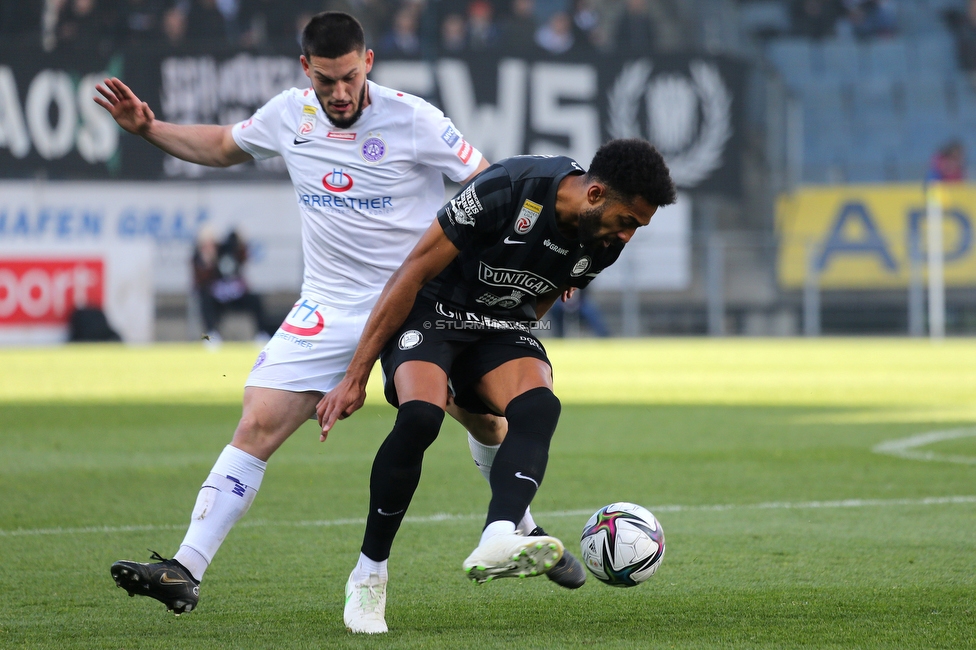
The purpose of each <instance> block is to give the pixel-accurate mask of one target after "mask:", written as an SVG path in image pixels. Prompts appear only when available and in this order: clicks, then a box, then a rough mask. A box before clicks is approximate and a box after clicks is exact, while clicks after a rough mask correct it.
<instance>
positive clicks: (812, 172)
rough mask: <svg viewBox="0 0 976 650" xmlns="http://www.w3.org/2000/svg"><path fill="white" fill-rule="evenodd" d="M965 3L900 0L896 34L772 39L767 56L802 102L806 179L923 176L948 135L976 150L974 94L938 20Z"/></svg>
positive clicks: (881, 179)
mask: <svg viewBox="0 0 976 650" xmlns="http://www.w3.org/2000/svg"><path fill="white" fill-rule="evenodd" d="M961 6H962V5H961V3H960V2H958V1H957V0H916V1H914V2H902V3H900V5H899V11H900V16H901V21H902V25H903V26H904V29H903V30H902V34H901V35H900V36H898V37H895V38H888V39H879V40H876V41H868V42H857V41H854V40H850V39H828V40H825V41H823V42H811V41H807V40H804V39H798V38H793V37H791V38H778V39H774V40H772V41H770V42H768V43H767V45H766V48H765V55H766V58H767V60H768V61H769V63H770V65H771V67H772V68H773V69H774V70H775V71H776V72H777V73H778V74H779V76H780V78H781V79H782V81H783V83H784V84H785V85H786V87H787V88H788V89H789V90H790V92H791V94H792V95H793V96H795V97H798V98H799V99H800V101H801V105H802V108H803V128H804V151H803V170H802V180H803V182H805V183H833V182H864V183H872V182H888V181H914V182H917V181H921V180H922V179H923V178H924V176H925V173H926V169H927V166H928V161H929V158H930V157H931V155H932V154H933V152H934V151H935V150H936V149H938V148H939V147H940V146H942V145H944V144H945V143H946V142H947V141H948V140H951V139H953V138H960V139H962V140H963V143H964V145H965V146H966V147H967V149H969V151H976V90H974V89H973V86H972V85H971V84H970V82H969V80H968V79H967V78H966V77H965V76H964V75H963V73H962V72H961V71H960V70H959V68H958V65H957V63H956V54H955V44H954V42H953V39H952V36H951V34H950V33H949V31H948V29H947V28H946V26H945V24H944V21H943V19H942V16H941V12H943V11H944V10H946V9H950V8H954V9H959V8H960V7H961Z"/></svg>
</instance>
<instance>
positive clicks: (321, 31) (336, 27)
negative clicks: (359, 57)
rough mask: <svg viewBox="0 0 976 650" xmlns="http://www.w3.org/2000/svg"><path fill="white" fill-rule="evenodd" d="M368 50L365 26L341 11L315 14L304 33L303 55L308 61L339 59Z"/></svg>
mask: <svg viewBox="0 0 976 650" xmlns="http://www.w3.org/2000/svg"><path fill="white" fill-rule="evenodd" d="M365 50H366V36H365V35H364V34H363V26H362V25H360V24H359V21H358V20H356V19H355V18H354V17H353V16H350V15H349V14H347V13H343V12H341V11H323V12H322V13H319V14H315V15H314V16H312V19H311V20H310V21H308V24H307V25H305V29H304V30H303V31H302V54H304V55H305V58H306V59H308V58H310V57H313V56H320V57H323V58H326V59H338V58H339V57H340V56H344V55H346V54H349V53H350V52H363V51H365Z"/></svg>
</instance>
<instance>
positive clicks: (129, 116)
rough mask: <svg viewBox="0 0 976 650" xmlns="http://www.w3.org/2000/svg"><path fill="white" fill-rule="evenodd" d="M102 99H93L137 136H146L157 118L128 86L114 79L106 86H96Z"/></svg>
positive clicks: (123, 126)
mask: <svg viewBox="0 0 976 650" xmlns="http://www.w3.org/2000/svg"><path fill="white" fill-rule="evenodd" d="M95 90H97V91H98V92H99V93H100V94H101V95H102V97H104V99H102V97H93V98H92V99H94V100H95V103H96V104H98V105H99V106H101V107H102V108H104V109H105V110H107V111H108V112H109V113H111V114H112V117H114V118H115V121H116V122H118V124H119V126H121V127H122V128H123V129H125V130H126V131H128V132H129V133H133V134H135V135H144V134H145V133H146V131H148V130H149V127H150V126H151V125H152V122H153V120H155V119H156V116H155V115H154V114H153V112H152V109H150V108H149V104H147V103H146V102H144V101H142V100H140V99H139V98H138V97H136V96H135V93H133V92H132V91H131V90H130V89H129V87H128V86H126V85H125V84H124V83H122V82H121V81H119V80H118V79H116V78H115V77H112V78H111V79H106V80H105V85H104V86H103V85H102V84H98V85H97V86H95Z"/></svg>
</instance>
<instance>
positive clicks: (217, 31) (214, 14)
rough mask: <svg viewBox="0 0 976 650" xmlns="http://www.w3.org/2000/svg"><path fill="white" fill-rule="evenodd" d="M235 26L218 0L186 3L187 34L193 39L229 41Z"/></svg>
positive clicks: (197, 0) (199, 0)
mask: <svg viewBox="0 0 976 650" xmlns="http://www.w3.org/2000/svg"><path fill="white" fill-rule="evenodd" d="M232 31H233V28H232V27H231V26H229V25H228V23H227V19H226V18H225V16H224V14H223V13H221V11H220V8H219V7H218V6H217V0H191V1H190V2H188V3H187V4H186V36H187V38H188V39H190V40H192V41H198V42H199V41H227V40H228V32H232Z"/></svg>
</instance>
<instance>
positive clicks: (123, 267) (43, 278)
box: [0, 243, 154, 345]
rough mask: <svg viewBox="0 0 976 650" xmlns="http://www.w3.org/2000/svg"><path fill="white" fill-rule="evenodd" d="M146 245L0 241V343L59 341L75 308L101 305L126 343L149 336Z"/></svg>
mask: <svg viewBox="0 0 976 650" xmlns="http://www.w3.org/2000/svg"><path fill="white" fill-rule="evenodd" d="M152 278H153V275H152V247H151V246H150V245H149V244H146V243H139V244H133V245H129V246H125V247H115V248H104V247H103V248H98V247H92V246H90V245H89V246H81V247H79V246H71V245H64V244H62V245H54V244H48V245H20V246H16V247H14V246H9V245H0V344H3V345H20V344H46V343H59V342H63V341H65V340H67V338H68V321H69V319H70V318H71V314H72V312H73V311H74V310H75V309H76V308H82V307H96V308H99V309H102V310H103V311H104V312H105V315H106V317H107V318H108V321H109V324H110V325H111V326H112V328H113V329H114V330H115V331H116V332H118V333H119V335H120V336H121V337H122V340H123V341H125V342H127V343H148V342H150V341H152V338H153V317H154V297H153V286H152Z"/></svg>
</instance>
